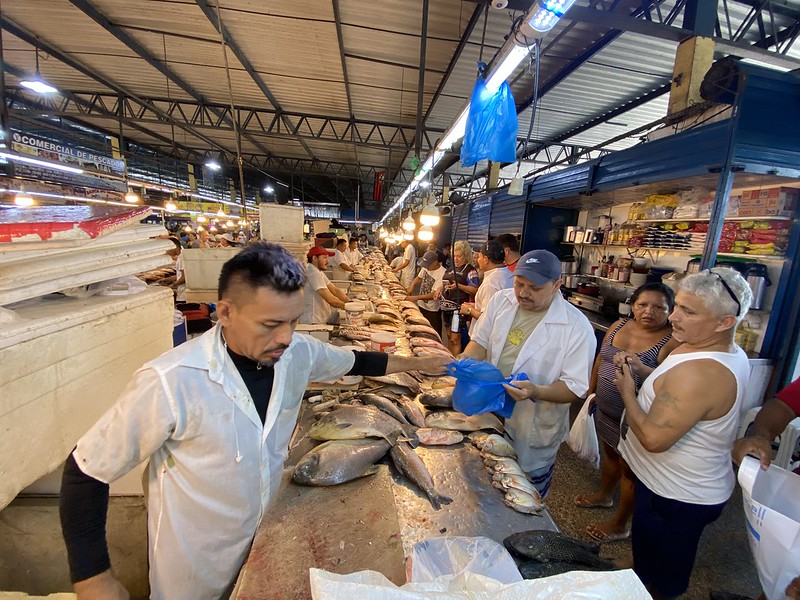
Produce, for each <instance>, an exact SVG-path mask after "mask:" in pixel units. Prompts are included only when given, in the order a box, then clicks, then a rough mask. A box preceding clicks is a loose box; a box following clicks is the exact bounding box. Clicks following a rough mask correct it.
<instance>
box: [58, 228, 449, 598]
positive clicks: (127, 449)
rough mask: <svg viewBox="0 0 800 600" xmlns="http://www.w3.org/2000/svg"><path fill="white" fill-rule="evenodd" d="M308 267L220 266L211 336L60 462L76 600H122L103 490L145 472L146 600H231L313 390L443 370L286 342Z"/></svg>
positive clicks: (153, 371) (158, 370)
mask: <svg viewBox="0 0 800 600" xmlns="http://www.w3.org/2000/svg"><path fill="white" fill-rule="evenodd" d="M304 278H305V273H304V272H303V267H302V265H301V264H300V263H299V262H297V261H296V260H295V259H294V258H292V256H291V255H290V254H289V253H288V252H287V251H286V250H285V249H283V248H281V247H280V246H278V245H276V244H256V245H253V246H251V247H249V248H247V249H245V250H243V251H242V252H240V253H238V254H237V255H236V256H235V257H234V258H232V259H231V260H229V261H228V262H227V263H225V265H223V267H222V273H221V274H220V282H219V302H218V304H217V315H218V316H219V324H218V325H217V326H216V327H214V328H212V329H211V330H209V331H208V332H206V333H205V334H204V335H203V336H201V337H198V338H195V339H193V340H190V341H188V342H186V343H184V344H181V345H180V346H178V347H177V348H175V349H173V350H171V351H169V352H167V353H165V354H163V355H162V356H160V357H159V358H157V359H155V360H153V361H151V362H149V363H147V364H146V365H144V366H143V367H142V368H141V369H139V371H137V373H136V375H134V378H133V380H132V382H131V384H130V385H129V386H128V388H127V389H126V391H125V392H123V394H122V396H121V398H120V399H119V401H118V402H117V404H115V405H114V406H113V407H112V408H111V409H110V410H109V411H108V412H107V413H106V414H105V415H103V416H102V417H101V418H100V420H99V421H98V422H97V424H96V425H95V426H94V427H92V428H91V429H90V430H89V432H88V433H86V435H84V436H83V437H82V438H81V439H80V440H79V441H78V444H77V447H76V449H75V450H74V452H73V453H71V454H70V456H69V457H68V459H67V462H66V465H65V468H64V477H63V479H62V485H61V523H62V530H63V533H64V539H65V542H66V545H67V553H68V557H69V565H70V575H71V578H72V581H73V583H74V587H75V592H76V594H77V598H78V600H87V599H99V598H102V599H103V600H125V599H127V598H128V593H127V591H126V590H125V589H124V588H123V586H122V585H121V584H120V582H119V581H118V580H117V579H116V577H115V576H114V573H113V572H112V570H111V564H110V559H109V556H108V549H107V544H106V539H105V520H106V512H107V509H108V483H110V482H112V481H115V480H116V479H118V478H119V477H121V476H122V475H124V474H125V473H127V472H128V471H130V470H131V469H133V468H134V467H135V466H136V465H138V464H140V463H142V462H145V461H147V462H148V471H147V481H148V486H147V507H148V511H147V512H148V515H147V517H148V533H149V535H148V541H149V566H150V597H151V598H152V599H153V600H198V599H209V600H210V599H212V598H215V599H216V598H228V596H229V595H230V592H231V588H232V587H233V583H234V582H235V580H236V577H237V575H238V572H239V570H240V568H241V567H242V564H243V563H244V561H245V558H246V557H247V554H248V552H249V549H250V546H251V544H252V541H253V538H254V536H255V532H256V529H257V527H258V524H259V521H260V520H261V518H262V516H263V515H266V514H268V511H269V508H270V506H271V504H272V503H273V502H274V500H275V499H276V497H277V495H278V492H279V489H280V483H281V475H282V473H283V468H284V460H285V458H286V456H287V453H288V446H289V439H290V437H291V435H292V431H293V429H294V426H295V424H296V421H297V417H298V414H299V412H300V405H301V400H302V397H303V392H304V391H305V389H306V387H307V386H308V383H309V382H310V381H324V380H331V379H336V378H338V377H340V376H342V375H346V374H352V375H380V374H384V373H393V372H397V371H406V370H415V369H425V370H426V371H429V370H431V369H433V370H440V369H441V368H442V367H443V366H444V365H445V364H446V363H447V362H448V359H446V358H442V359H437V358H436V357H430V356H429V357H425V358H404V357H400V356H396V355H387V354H383V353H376V352H352V351H350V350H344V349H342V348H337V347H335V346H332V345H330V344H325V343H323V342H321V341H319V340H317V339H315V338H312V337H310V336H305V335H293V333H294V326H295V323H296V322H297V320H298V318H299V317H300V314H301V312H302V310H303V284H304Z"/></svg>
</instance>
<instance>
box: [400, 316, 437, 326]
mask: <svg viewBox="0 0 800 600" xmlns="http://www.w3.org/2000/svg"><path fill="white" fill-rule="evenodd" d="M405 321H406V323H409V324H411V325H427V326H428V327H430V326H431V322H430V321H428V319H426V318H425V317H424V316H422V313H418V314H413V313H410V314H406V317H405Z"/></svg>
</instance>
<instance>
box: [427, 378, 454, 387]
mask: <svg viewBox="0 0 800 600" xmlns="http://www.w3.org/2000/svg"><path fill="white" fill-rule="evenodd" d="M454 387H456V378H455V377H451V376H450V375H442V376H440V377H437V378H436V381H434V382H433V384H431V388H432V389H434V390H443V389H445V388H454Z"/></svg>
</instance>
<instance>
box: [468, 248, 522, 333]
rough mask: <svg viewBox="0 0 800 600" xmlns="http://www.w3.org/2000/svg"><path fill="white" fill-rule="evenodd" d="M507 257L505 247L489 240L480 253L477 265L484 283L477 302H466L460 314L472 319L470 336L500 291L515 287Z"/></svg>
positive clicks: (479, 290) (478, 293)
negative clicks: (490, 301) (488, 305)
mask: <svg viewBox="0 0 800 600" xmlns="http://www.w3.org/2000/svg"><path fill="white" fill-rule="evenodd" d="M505 258H506V255H505V250H504V249H503V245H502V244H501V243H500V242H498V241H496V240H489V241H488V242H486V243H485V244H484V245H483V247H482V248H481V249H480V250H479V251H478V260H477V261H476V262H477V265H478V269H480V272H481V273H482V274H483V281H482V282H481V285H480V287H478V292H477V293H476V294H475V302H464V303H463V304H462V305H461V308H460V313H461V314H462V315H464V316H469V317H472V322H471V323H470V324H469V334H470V336H471V335H472V332H473V331H475V324H476V323H477V322H478V319H479V318H480V316H481V315H482V314H483V311H484V310H486V305H487V304H489V300H491V299H492V296H494V295H495V293H497V292H499V291H500V290H507V289H509V288H511V287H514V275H513V274H512V273H511V271H509V270H508V267H506V265H505V263H504V261H505Z"/></svg>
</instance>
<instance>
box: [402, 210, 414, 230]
mask: <svg viewBox="0 0 800 600" xmlns="http://www.w3.org/2000/svg"><path fill="white" fill-rule="evenodd" d="M416 228H417V224H416V223H415V222H414V217H412V216H411V212H410V211H409V213H408V216H407V217H406V218H405V220H404V221H403V229H405V230H406V231H414V230H415V229H416Z"/></svg>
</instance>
